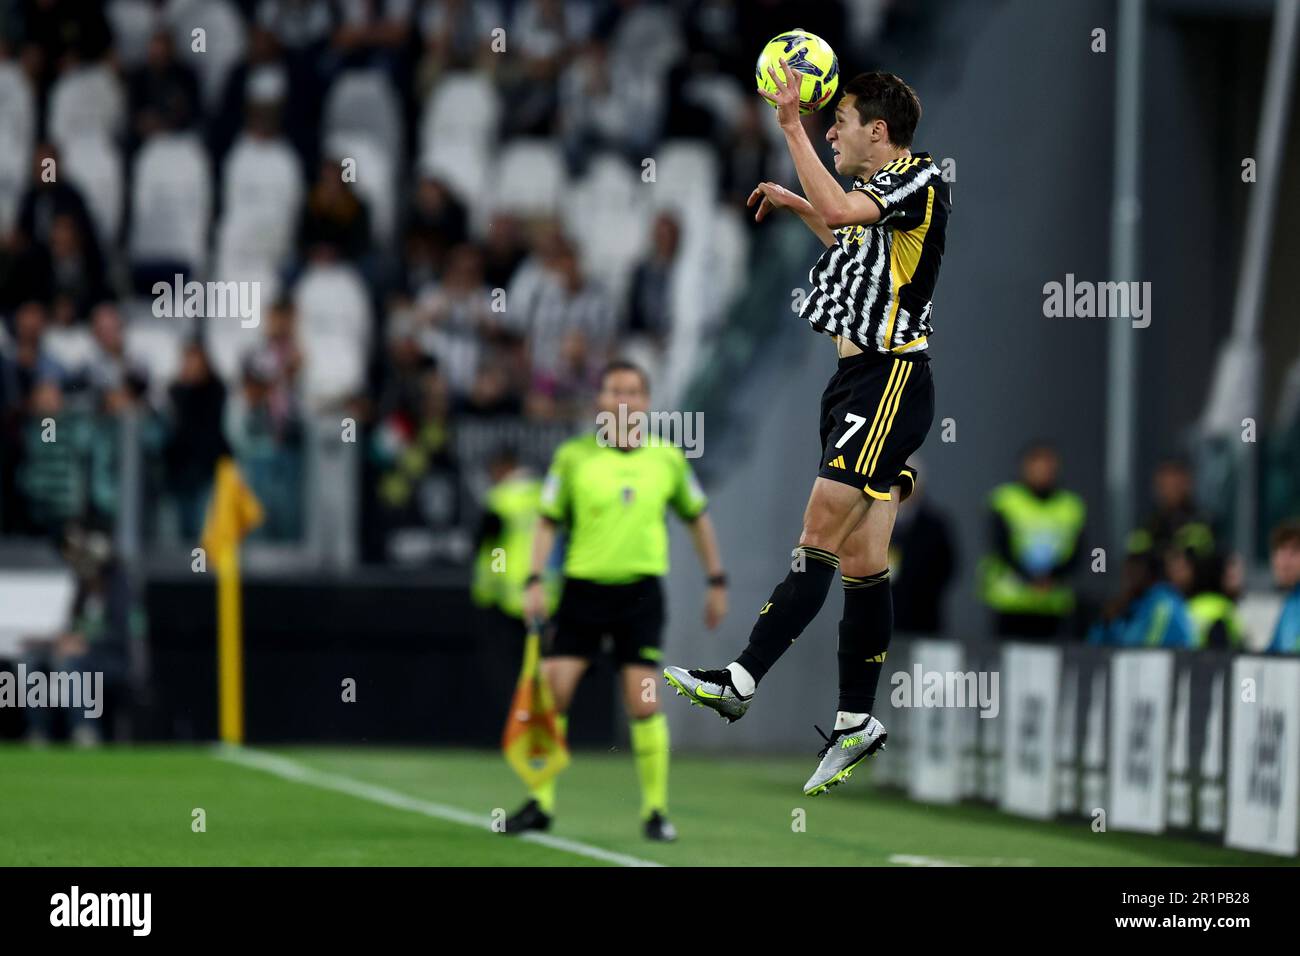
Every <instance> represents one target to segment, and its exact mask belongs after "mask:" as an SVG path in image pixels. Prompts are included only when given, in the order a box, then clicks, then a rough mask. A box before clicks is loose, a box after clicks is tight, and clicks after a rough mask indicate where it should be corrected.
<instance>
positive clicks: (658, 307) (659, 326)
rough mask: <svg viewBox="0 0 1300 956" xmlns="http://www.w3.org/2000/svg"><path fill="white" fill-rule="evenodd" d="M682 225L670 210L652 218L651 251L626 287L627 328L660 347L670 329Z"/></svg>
mask: <svg viewBox="0 0 1300 956" xmlns="http://www.w3.org/2000/svg"><path fill="white" fill-rule="evenodd" d="M681 234H682V231H681V226H679V225H678V224H677V218H676V217H675V216H673V215H672V214H671V213H667V212H661V213H660V214H659V215H658V216H656V217H655V221H654V226H653V227H652V231H651V240H650V252H649V253H648V254H647V255H646V257H645V258H644V259H642V260H641V262H640V263H638V264H637V267H636V270H635V271H634V272H633V273H632V283H631V286H630V288H629V290H628V302H627V331H628V332H629V333H631V334H633V335H640V336H645V337H646V338H648V339H649V340H650V341H651V342H652V343H653V344H654V345H655V347H657V348H659V349H663V348H664V347H665V346H666V345H667V344H668V335H669V333H670V332H671V331H672V326H673V318H672V316H673V312H672V296H673V276H674V274H675V270H676V266H677V261H678V253H679V251H680V249H681Z"/></svg>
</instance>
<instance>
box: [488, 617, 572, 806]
mask: <svg viewBox="0 0 1300 956" xmlns="http://www.w3.org/2000/svg"><path fill="white" fill-rule="evenodd" d="M541 648H542V639H541V635H540V633H539V632H538V629H537V628H536V627H530V628H529V630H528V637H527V638H526V639H525V641H524V666H523V668H522V669H521V670H520V671H519V683H518V685H516V687H515V696H514V699H513V700H512V701H511V702H510V715H509V717H508V718H507V719H506V729H505V733H503V734H502V736H501V750H502V752H503V753H504V754H505V758H506V763H508V764H510V766H511V767H513V768H514V770H515V773H517V774H519V777H520V779H522V780H523V781H524V783H525V784H526V785H527V786H528V787H530V788H531V787H536V786H540V785H541V784H543V783H545V782H546V781H548V780H550V779H551V778H552V777H554V776H555V775H556V774H557V773H559V772H560V771H561V770H563V769H564V768H565V767H567V766H568V765H569V746H568V744H567V743H566V742H565V735H564V731H563V730H562V729H561V727H560V721H559V718H558V716H557V714H556V713H555V701H554V699H553V698H552V697H551V688H550V686H549V685H548V684H547V683H546V679H545V678H544V677H543V676H542V653H541Z"/></svg>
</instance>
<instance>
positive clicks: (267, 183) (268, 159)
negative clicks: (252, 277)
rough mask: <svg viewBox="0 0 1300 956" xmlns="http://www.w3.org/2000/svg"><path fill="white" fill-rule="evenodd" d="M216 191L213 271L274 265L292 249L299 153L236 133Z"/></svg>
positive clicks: (278, 142)
mask: <svg viewBox="0 0 1300 956" xmlns="http://www.w3.org/2000/svg"><path fill="white" fill-rule="evenodd" d="M221 192H222V212H221V218H220V220H219V221H218V223H217V235H216V261H217V263H218V266H217V268H218V271H221V272H225V271H227V269H228V268H230V267H234V266H241V267H242V266H251V267H257V268H264V269H274V268H275V267H276V266H278V265H279V264H280V263H281V261H282V260H283V259H284V257H285V256H287V255H288V254H289V253H290V252H292V250H293V242H294V228H295V226H296V224H297V222H298V214H299V210H300V209H301V207H302V200H303V173H302V167H301V164H300V163H299V162H298V155H297V154H296V153H295V152H294V151H293V149H291V148H290V147H289V145H288V144H287V143H285V142H284V141H283V140H274V141H268V140H262V139H256V138H253V137H250V136H241V137H240V138H239V140H238V141H237V142H236V143H235V146H234V148H233V149H231V151H230V154H229V155H228V156H227V157H226V165H225V169H224V170H223V172H222V190H221Z"/></svg>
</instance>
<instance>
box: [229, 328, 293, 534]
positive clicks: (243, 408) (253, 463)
mask: <svg viewBox="0 0 1300 956" xmlns="http://www.w3.org/2000/svg"><path fill="white" fill-rule="evenodd" d="M284 376H285V367H284V365H283V364H282V363H281V361H280V357H279V355H278V354H277V352H276V351H274V350H273V349H262V350H255V351H253V352H250V353H248V354H247V355H246V356H245V357H244V360H243V363H242V375H241V381H240V389H239V391H238V392H237V393H236V394H235V396H234V397H233V398H232V399H231V400H230V401H229V402H228V403H227V404H226V417H225V428H226V434H227V435H228V436H229V439H230V448H231V451H232V452H233V453H234V456H235V458H236V460H237V461H238V463H239V468H240V471H241V472H242V473H243V475H244V477H245V479H246V480H247V481H248V485H249V487H250V488H251V489H252V491H253V493H254V494H255V495H256V496H257V498H258V500H260V501H261V502H262V507H263V511H264V513H265V516H266V519H265V521H264V522H263V524H262V525H261V527H259V528H258V529H257V531H255V532H254V534H255V535H257V536H258V537H260V538H264V539H267V540H272V541H290V540H294V539H296V538H298V537H299V536H300V535H301V533H302V527H301V525H302V508H301V502H302V497H303V496H302V474H301V472H302V457H301V447H302V431H301V422H300V421H299V418H298V415H297V409H296V406H295V405H294V404H293V403H292V401H286V400H285V397H284V395H285V392H286V390H287V387H286V382H285V381H284Z"/></svg>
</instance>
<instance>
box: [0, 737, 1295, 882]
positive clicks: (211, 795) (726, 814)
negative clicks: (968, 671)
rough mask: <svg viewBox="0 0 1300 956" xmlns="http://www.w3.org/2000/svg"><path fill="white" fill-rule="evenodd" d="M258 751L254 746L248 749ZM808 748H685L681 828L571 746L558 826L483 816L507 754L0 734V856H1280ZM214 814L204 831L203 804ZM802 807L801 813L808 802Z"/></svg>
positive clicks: (601, 861)
mask: <svg viewBox="0 0 1300 956" xmlns="http://www.w3.org/2000/svg"><path fill="white" fill-rule="evenodd" d="M250 761H251V762H253V764H255V765H250ZM809 766H810V762H809V759H803V760H798V759H773V758H745V759H732V760H716V759H710V758H704V757H698V756H681V757H678V758H675V759H674V761H673V765H672V801H673V802H672V808H671V809H672V813H671V816H672V819H673V821H674V822H675V823H676V824H677V827H678V830H679V831H680V834H681V839H680V840H679V841H678V842H677V843H676V844H672V845H667V846H664V845H656V844H651V843H647V842H646V841H645V840H643V839H641V836H640V829H639V824H638V820H637V806H638V798H637V787H636V780H635V771H634V769H633V766H632V761H631V759H630V758H629V756H628V755H627V754H625V753H617V754H606V753H598V754H589V753H579V754H577V755H575V759H574V762H573V764H572V766H571V767H570V768H569V770H568V771H566V773H565V774H564V776H563V777H562V778H561V781H560V789H559V804H558V808H557V809H558V823H557V826H556V827H555V828H554V829H553V830H552V832H551V834H550V836H552V837H554V838H555V839H554V840H548V841H546V842H535V841H531V840H520V839H515V838H511V837H505V836H502V835H501V834H498V833H492V832H490V831H489V830H488V829H487V825H488V821H489V819H490V817H491V815H492V813H493V810H494V809H496V808H501V809H504V810H507V811H509V810H513V809H514V808H515V807H516V806H517V805H518V804H519V803H520V802H521V800H522V790H521V788H520V786H519V784H518V782H517V781H516V780H515V778H514V777H513V775H512V773H511V772H510V770H509V769H508V768H507V767H506V766H505V764H504V763H503V762H502V760H501V758H500V756H499V755H497V754H495V753H482V752H474V751H422V750H415V749H410V750H393V749H383V750H381V749H365V750H362V749H344V748H334V749H322V748H313V749H297V748H287V749H277V750H276V751H274V752H269V753H268V752H265V751H256V752H254V753H252V754H246V755H245V757H244V758H243V759H242V762H234V760H232V759H227V758H224V757H222V756H221V755H220V754H219V753H218V752H217V751H215V750H213V749H209V748H199V747H195V748H180V747H172V748H147V749H146V748H139V749H136V748H127V749H116V750H102V751H76V750H66V749H59V748H53V749H48V750H40V751H33V750H29V749H27V748H25V747H20V746H15V745H8V746H0V807H3V808H4V813H3V814H0V865H7V866H14V865H17V866H48V865H61V866H68V865H71V866H79V865H98V866H104V865H108V866H118V865H201V866H233V865H246V866H259V865H315V866H347V865H388V864H401V865H451V866H463V865H489V866H491V865H504V866H509V865H518V866H533V865H542V866H586V865H608V864H610V863H618V862H632V861H634V860H635V861H644V862H651V863H661V864H666V865H674V864H676V865H695V866H709V865H715V864H717V863H718V862H719V861H721V860H725V861H726V862H727V863H728V864H733V865H756V866H761V865H776V866H781V865H797V866H816V865H849V866H854V865H870V866H875V865H927V864H944V863H947V864H967V865H976V866H979V865H1040V866H1041V865H1048V866H1069V865H1082V866H1093V865H1111V866H1126V865H1211V866H1226V865H1234V864H1255V865H1268V864H1275V863H1283V864H1285V863H1292V864H1294V863H1295V861H1293V860H1292V861H1286V860H1278V859H1275V858H1272V857H1264V856H1257V855H1254V854H1249V853H1242V852H1238V851H1233V850H1225V849H1222V848H1219V847H1215V846H1212V845H1208V844H1203V843H1197V842H1193V841H1186V840H1175V839H1170V838H1162V837H1148V836H1140V835H1135V834H1123V833H1115V832H1111V833H1100V834H1099V833H1093V832H1092V831H1091V829H1090V828H1089V827H1088V825H1087V824H1086V823H1084V822H1080V823H1077V824H1062V823H1036V822H1030V821H1025V820H1018V819H1013V818H1009V817H1006V816H1003V815H1001V814H999V813H997V812H995V811H993V810H990V809H985V808H979V807H944V808H940V807H927V806H923V805H920V804H915V803H911V802H909V801H907V800H905V799H903V798H901V797H898V796H894V795H892V794H889V793H886V792H883V791H879V790H875V789H873V788H872V786H871V785H870V780H869V778H868V779H863V777H862V776H861V775H860V776H855V778H854V779H853V781H852V782H851V783H850V784H849V785H847V786H845V787H842V788H840V789H838V790H837V791H836V792H834V793H833V794H830V795H828V796H823V797H817V798H806V797H804V796H803V795H802V794H801V792H800V785H801V784H802V783H803V780H804V779H805V778H806V777H807V775H808V769H809ZM196 809H201V810H202V811H203V816H204V822H205V825H206V831H205V832H201V833H198V832H194V831H193V829H192V826H193V821H194V819H195V816H194V811H195V810H196ZM800 810H802V811H803V812H804V814H805V816H804V819H803V828H802V832H796V829H797V828H796V827H795V824H796V822H797V818H798V816H799V814H798V811H800Z"/></svg>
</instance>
